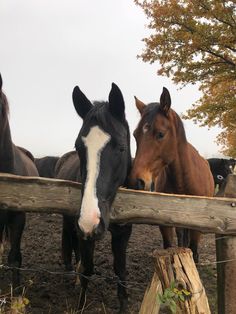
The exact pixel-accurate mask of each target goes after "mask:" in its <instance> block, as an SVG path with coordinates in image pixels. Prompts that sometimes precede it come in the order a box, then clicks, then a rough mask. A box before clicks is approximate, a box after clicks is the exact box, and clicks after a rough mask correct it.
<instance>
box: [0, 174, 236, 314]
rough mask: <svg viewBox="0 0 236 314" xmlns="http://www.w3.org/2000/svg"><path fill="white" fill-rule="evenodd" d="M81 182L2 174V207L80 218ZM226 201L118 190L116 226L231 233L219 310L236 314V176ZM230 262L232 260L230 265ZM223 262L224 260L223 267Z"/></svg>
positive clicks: (222, 245) (224, 248)
mask: <svg viewBox="0 0 236 314" xmlns="http://www.w3.org/2000/svg"><path fill="white" fill-rule="evenodd" d="M80 189H81V185H80V184H79V183H75V182H71V181H64V180H55V179H45V178H38V177H20V176H14V175H9V174H0V209H1V210H4V209H6V210H17V211H26V212H39V213H59V214H68V215H76V214H78V213H79V207H80V201H81V195H80ZM222 196H224V197H199V196H187V195H172V194H163V193H154V192H144V191H134V190H127V189H119V191H118V193H117V196H116V198H115V201H114V204H113V210H112V212H111V214H110V219H111V221H112V222H117V223H138V224H151V225H160V224H162V225H168V226H175V227H184V228H189V229H196V230H200V231H201V232H206V233H215V234H217V236H218V237H219V234H221V235H222V234H223V235H228V236H227V237H226V239H222V240H220V241H219V240H217V258H218V261H217V262H219V264H218V265H219V266H218V268H217V271H218V276H217V277H218V309H219V313H220V314H226V313H227V314H235V313H236V302H235V300H236V285H235V278H236V175H230V176H228V180H227V184H226V187H225V189H224V191H223V193H222ZM226 260H228V262H225V261H226ZM221 261H224V262H223V263H222V264H220V262H221Z"/></svg>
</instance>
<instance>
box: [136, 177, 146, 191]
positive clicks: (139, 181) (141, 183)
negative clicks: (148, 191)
mask: <svg viewBox="0 0 236 314" xmlns="http://www.w3.org/2000/svg"><path fill="white" fill-rule="evenodd" d="M136 187H137V190H144V189H145V182H144V181H143V180H142V179H137V182H136Z"/></svg>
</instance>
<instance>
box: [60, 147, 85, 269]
mask: <svg viewBox="0 0 236 314" xmlns="http://www.w3.org/2000/svg"><path fill="white" fill-rule="evenodd" d="M55 177H56V178H58V179H63V180H70V181H75V182H81V176H80V160H79V156H78V153H77V152H76V151H71V152H68V153H66V154H64V155H63V156H62V157H61V158H59V160H58V161H57V163H56V167H55ZM73 253H74V255H75V262H76V265H78V267H79V262H80V251H79V240H78V235H77V230H76V226H75V218H74V217H71V216H67V215H64V216H63V230H62V259H63V262H64V265H65V268H66V270H67V271H71V270H73V266H72V254H73Z"/></svg>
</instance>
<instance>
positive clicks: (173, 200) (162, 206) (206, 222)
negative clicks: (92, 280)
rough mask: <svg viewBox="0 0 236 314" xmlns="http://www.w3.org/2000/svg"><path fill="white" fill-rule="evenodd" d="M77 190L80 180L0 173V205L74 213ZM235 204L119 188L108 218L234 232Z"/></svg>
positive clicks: (78, 197)
mask: <svg viewBox="0 0 236 314" xmlns="http://www.w3.org/2000/svg"><path fill="white" fill-rule="evenodd" d="M80 189H81V185H80V184H79V183H76V182H71V181H64V180H55V179H45V178H38V177H37V178H36V177H20V176H14V175H9V174H0V208H1V209H8V210H17V211H22V210H24V211H26V212H41V213H59V214H68V215H76V214H78V213H79V208H80V202H81V192H80ZM235 190H236V188H235ZM235 205H236V199H235V198H226V197H221V198H218V197H217V198H210V197H200V196H186V195H170V194H164V193H155V192H144V191H134V190H126V189H119V191H118V193H117V196H116V199H115V201H114V204H113V209H112V212H111V215H110V219H111V222H116V223H138V224H144V223H145V224H151V225H158V224H163V225H169V226H173V225H174V226H179V227H186V228H190V229H197V230H200V231H202V232H208V233H218V234H236V215H235Z"/></svg>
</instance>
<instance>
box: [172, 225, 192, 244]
mask: <svg viewBox="0 0 236 314" xmlns="http://www.w3.org/2000/svg"><path fill="white" fill-rule="evenodd" d="M175 230H176V235H177V240H178V247H188V246H189V236H190V235H189V229H186V228H175Z"/></svg>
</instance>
